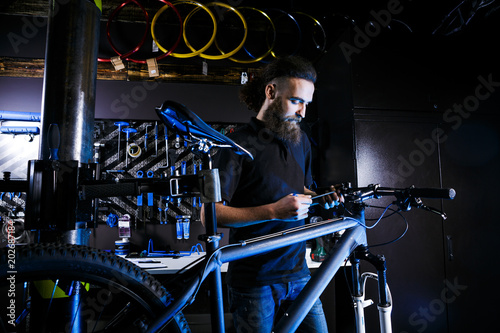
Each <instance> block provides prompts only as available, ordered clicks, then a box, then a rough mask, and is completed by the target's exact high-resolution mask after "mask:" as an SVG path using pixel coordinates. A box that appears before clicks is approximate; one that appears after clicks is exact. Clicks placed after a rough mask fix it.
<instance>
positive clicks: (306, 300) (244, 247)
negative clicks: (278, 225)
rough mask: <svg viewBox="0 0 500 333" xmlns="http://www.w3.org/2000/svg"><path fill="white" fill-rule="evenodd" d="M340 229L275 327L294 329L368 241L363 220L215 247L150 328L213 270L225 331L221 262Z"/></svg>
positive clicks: (215, 325) (188, 298)
mask: <svg viewBox="0 0 500 333" xmlns="http://www.w3.org/2000/svg"><path fill="white" fill-rule="evenodd" d="M341 230H346V231H345V232H344V234H343V235H342V237H341V238H340V240H339V241H338V242H337V243H336V244H335V246H334V248H333V249H332V251H331V253H330V256H329V257H328V258H327V259H326V260H325V261H324V262H323V263H322V264H321V266H320V267H319V268H318V269H317V270H316V272H315V274H313V275H312V277H311V280H310V281H309V282H308V283H307V285H306V286H305V288H304V289H303V291H302V292H301V294H300V295H299V296H298V298H297V299H296V301H295V302H294V303H293V304H292V305H291V306H290V308H289V309H288V311H287V315H286V316H283V318H282V319H281V320H280V321H279V322H278V324H277V325H276V327H275V332H293V331H295V330H296V329H297V328H298V326H299V325H300V323H301V322H302V320H303V319H304V317H305V316H306V314H307V313H308V312H309V310H310V308H311V307H312V306H313V304H314V302H315V301H316V299H317V298H318V297H319V296H320V295H321V293H322V292H323V290H324V289H325V288H326V287H327V285H328V283H329V282H330V281H331V279H332V278H333V276H334V275H335V273H336V272H337V271H338V269H339V268H340V267H341V266H342V263H343V262H344V261H345V260H346V258H348V257H349V255H350V254H351V252H352V251H353V250H354V249H355V248H356V247H357V246H359V245H365V244H366V232H365V228H364V226H362V225H361V224H360V221H357V220H354V219H351V218H346V219H344V218H339V219H332V220H326V221H321V222H317V223H314V224H308V225H305V226H303V227H298V228H294V229H290V230H286V231H283V232H280V233H275V234H271V235H268V236H264V237H259V238H255V239H249V240H247V241H245V242H241V243H238V244H231V245H228V246H226V247H222V248H220V249H219V250H216V251H214V252H213V255H207V260H206V261H203V262H201V263H199V264H198V265H197V266H195V267H194V268H191V269H193V270H196V271H201V272H203V275H201V276H197V277H196V278H195V279H193V281H192V282H191V283H190V284H189V285H188V286H187V287H186V288H185V291H184V293H183V294H182V296H181V297H179V298H178V299H177V300H176V301H175V302H174V303H173V304H171V306H169V308H168V310H167V311H166V312H165V313H163V314H162V315H161V316H160V317H159V318H158V319H157V320H156V321H155V322H154V323H152V324H151V325H150V327H149V329H148V332H157V331H158V330H159V329H161V328H162V327H163V326H164V325H166V324H167V323H168V321H169V320H170V319H171V318H173V316H174V315H175V314H176V313H177V312H179V311H181V310H182V309H183V308H184V307H185V306H186V305H188V304H190V302H192V301H193V300H194V297H193V296H194V294H195V292H196V290H197V288H198V286H199V285H200V284H201V283H202V282H203V281H204V280H205V279H206V278H207V277H209V276H211V275H212V276H213V275H214V274H216V275H217V276H218V277H216V278H215V279H213V280H212V283H211V288H212V290H211V291H212V292H211V295H214V296H213V299H212V302H215V303H217V306H215V307H212V332H224V321H223V315H224V313H223V310H222V298H221V297H220V296H218V295H221V294H222V284H221V283H220V281H221V279H220V266H221V265H222V264H224V263H227V262H231V261H235V260H238V259H243V258H247V257H251V256H254V255H257V254H261V253H264V252H268V251H271V250H275V249H278V248H280V247H284V246H287V245H290V244H293V243H297V242H301V241H306V240H308V239H313V238H317V237H321V236H324V235H327V234H332V233H334V232H337V231H341ZM214 309H215V311H214Z"/></svg>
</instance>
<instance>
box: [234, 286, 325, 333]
mask: <svg viewBox="0 0 500 333" xmlns="http://www.w3.org/2000/svg"><path fill="white" fill-rule="evenodd" d="M309 279H310V277H305V278H303V279H299V280H297V281H292V282H285V283H278V284H273V285H269V286H261V287H250V288H232V287H229V306H230V309H231V312H232V314H233V321H234V325H235V327H236V332H237V333H257V332H259V333H270V332H271V330H272V328H273V325H274V323H275V320H276V322H277V321H278V320H279V318H277V319H276V316H277V315H278V317H279V316H280V314H283V307H285V308H286V307H287V306H288V305H290V303H291V301H293V300H295V298H296V297H297V295H298V294H299V293H300V291H301V290H302V288H303V287H304V285H305V284H306V283H307V281H309ZM280 306H281V310H280V311H278V309H279V308H280ZM297 332H306V333H313V332H324V333H327V332H328V328H327V326H326V319H325V314H324V312H323V306H322V305H321V301H320V300H319V299H318V300H317V301H316V303H315V304H314V305H313V307H312V308H311V310H310V311H309V314H308V315H307V316H306V317H305V318H304V321H303V322H302V324H301V325H300V327H299V329H298V330H297Z"/></svg>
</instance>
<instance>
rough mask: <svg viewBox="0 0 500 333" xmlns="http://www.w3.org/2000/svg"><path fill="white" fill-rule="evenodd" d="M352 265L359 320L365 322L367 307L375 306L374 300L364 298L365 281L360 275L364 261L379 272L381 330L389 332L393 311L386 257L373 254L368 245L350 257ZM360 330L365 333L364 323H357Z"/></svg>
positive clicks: (359, 248) (355, 305)
mask: <svg viewBox="0 0 500 333" xmlns="http://www.w3.org/2000/svg"><path fill="white" fill-rule="evenodd" d="M349 260H350V262H351V265H352V296H353V300H354V309H355V311H356V312H357V313H358V316H357V318H358V320H362V321H363V322H364V311H363V309H364V308H365V307H368V306H370V305H371V304H373V301H372V300H365V296H364V284H365V281H366V280H364V279H363V278H362V277H361V275H360V269H359V265H360V261H361V260H364V261H366V262H369V263H370V264H372V265H373V266H374V267H375V269H376V270H377V281H378V294H379V301H378V304H377V309H378V311H379V318H380V325H381V327H380V329H381V332H389V331H390V329H391V325H387V324H390V316H391V311H392V304H391V301H390V300H389V295H388V289H387V287H386V286H387V274H386V273H387V265H386V261H385V257H384V256H383V255H374V254H372V253H371V252H370V251H369V249H368V247H367V246H366V245H359V246H358V247H357V248H356V249H355V250H354V251H353V253H352V254H351V256H350V257H349ZM356 325H357V327H358V328H361V332H364V323H363V325H361V323H356ZM384 326H385V327H384ZM358 332H359V331H358Z"/></svg>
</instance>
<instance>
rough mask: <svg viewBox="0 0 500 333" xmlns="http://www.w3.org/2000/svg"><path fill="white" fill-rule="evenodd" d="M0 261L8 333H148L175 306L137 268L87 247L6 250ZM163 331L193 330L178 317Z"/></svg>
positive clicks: (0, 287)
mask: <svg viewBox="0 0 500 333" xmlns="http://www.w3.org/2000/svg"><path fill="white" fill-rule="evenodd" d="M0 259H1V260H0V267H2V268H1V269H0V294H1V295H2V296H1V297H0V299H2V300H1V301H0V303H1V304H2V308H3V309H7V313H5V311H2V313H3V314H2V315H1V320H0V327H1V328H3V329H4V330H5V331H8V330H12V329H15V330H16V332H37V333H38V332H47V333H48V332H78V333H80V332H144V331H145V330H146V329H147V327H148V323H149V322H150V321H151V320H152V319H154V318H155V317H156V316H157V315H158V314H159V313H161V312H162V310H164V309H165V308H166V307H167V306H168V305H169V304H170V303H171V302H172V296H171V295H170V293H169V292H167V290H166V289H165V288H164V287H163V286H162V285H161V283H160V282H158V281H157V280H156V279H155V278H153V277H152V276H151V275H150V274H148V273H146V272H144V271H143V270H141V269H140V268H139V267H138V266H136V265H134V264H132V263H130V262H128V261H127V260H125V259H122V258H120V257H117V256H115V255H113V254H111V253H108V252H105V251H101V250H97V249H92V248H88V247H86V246H79V245H66V244H33V245H26V246H16V247H15V249H11V248H4V249H2V252H1V257H0ZM4 268H6V270H4ZM6 296H7V297H6ZM14 324H15V327H14V326H13V325H14ZM165 331H166V332H175V333H183V332H190V329H189V326H188V324H187V321H186V319H185V318H184V315H183V314H182V313H178V314H177V315H176V316H175V317H174V318H173V320H172V321H171V322H170V324H169V326H168V327H167V328H166V330H165Z"/></svg>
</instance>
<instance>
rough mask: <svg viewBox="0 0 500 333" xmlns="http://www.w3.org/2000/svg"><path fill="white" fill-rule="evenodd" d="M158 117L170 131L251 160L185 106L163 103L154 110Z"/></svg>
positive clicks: (241, 149)
mask: <svg viewBox="0 0 500 333" xmlns="http://www.w3.org/2000/svg"><path fill="white" fill-rule="evenodd" d="M155 110H156V113H157V114H158V117H159V118H160V119H161V120H162V122H163V123H164V124H165V125H166V126H168V127H169V128H170V129H171V130H173V131H175V132H177V133H179V134H181V135H190V134H192V135H194V136H196V137H198V138H202V139H206V140H208V141H210V142H212V144H214V145H218V146H225V147H228V148H231V149H233V150H234V152H235V153H236V154H238V155H244V156H247V157H249V158H251V159H253V156H252V154H251V153H250V152H249V151H247V150H246V149H245V148H243V147H241V146H240V145H238V144H237V143H235V142H234V141H233V140H231V139H229V138H228V137H226V136H225V135H222V134H221V133H219V132H217V131H216V130H214V129H213V128H212V127H210V126H208V125H207V123H205V122H204V121H203V120H201V118H200V117H198V116H197V115H196V114H195V113H194V112H192V111H191V110H189V109H188V108H187V107H186V106H185V105H183V104H180V103H177V102H174V101H165V102H164V103H163V104H162V105H161V106H160V107H156V108H155Z"/></svg>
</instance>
